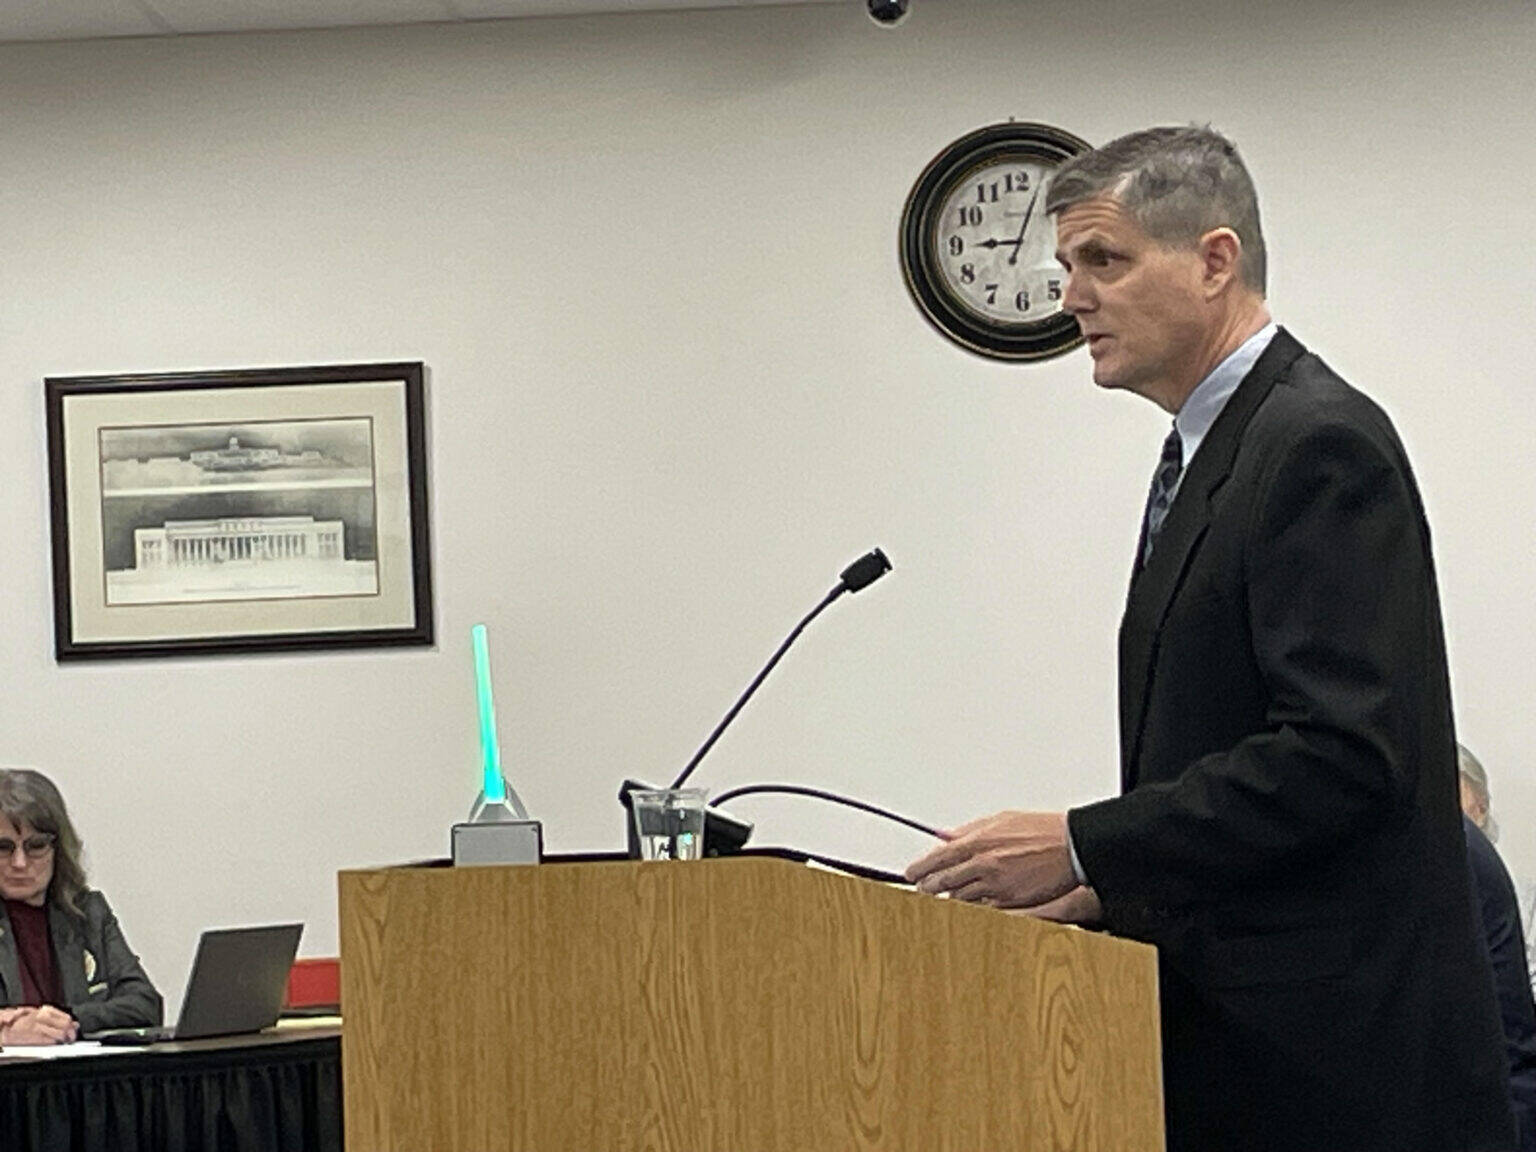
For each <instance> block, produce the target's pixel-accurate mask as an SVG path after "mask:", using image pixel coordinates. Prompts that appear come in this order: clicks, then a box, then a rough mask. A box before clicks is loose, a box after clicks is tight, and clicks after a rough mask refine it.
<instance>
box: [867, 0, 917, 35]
mask: <svg viewBox="0 0 1536 1152" xmlns="http://www.w3.org/2000/svg"><path fill="white" fill-rule="evenodd" d="M864 2H865V3H866V4H868V5H869V18H870V19H871V20H873V21H874V22H875V23H876V24H878V25H880V27H882V28H890V27H892V26H894V25H896V24H900V23H901V22H902V21H903V20H905V19H906V17H907V4H908V3H910V0H864Z"/></svg>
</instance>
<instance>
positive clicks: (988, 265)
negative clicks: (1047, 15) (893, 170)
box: [901, 121, 1089, 360]
mask: <svg viewBox="0 0 1536 1152" xmlns="http://www.w3.org/2000/svg"><path fill="white" fill-rule="evenodd" d="M1088 148H1089V145H1088V143H1087V142H1086V141H1084V140H1081V139H1079V138H1078V137H1076V136H1074V135H1072V133H1070V132H1066V131H1063V130H1062V129H1060V128H1053V127H1051V126H1050V125H1047V124H1029V123H1015V122H1013V121H1009V122H1007V123H1005V124H989V125H988V126H987V127H985V128H978V129H977V130H976V131H974V132H971V133H969V134H967V135H965V136H962V137H961V138H960V139H958V140H956V141H955V142H954V143H953V144H951V145H949V147H947V148H945V149H944V150H943V151H942V152H940V153H939V154H938V155H937V156H935V157H934V158H933V160H932V161H931V162H930V163H929V164H928V167H927V168H925V169H924V170H923V173H922V175H921V176H919V177H918V178H917V183H916V184H915V185H913V188H912V192H911V194H910V195H909V196H908V197H907V203H906V207H905V208H904V209H903V210H902V214H901V271H902V276H903V277H904V278H905V279H906V282H907V289H908V291H910V292H911V293H912V298H913V300H915V301H916V302H917V306H918V307H919V308H920V309H922V312H923V314H924V315H925V316H927V317H928V319H929V320H930V321H932V323H933V325H934V327H936V328H937V329H938V330H939V331H940V332H942V333H943V334H944V335H945V336H947V337H949V338H950V339H951V340H953V341H955V343H957V344H959V345H960V346H961V347H963V348H967V349H969V350H970V351H972V352H975V353H978V354H979V355H982V356H990V357H993V358H995V359H998V360H1044V359H1046V358H1048V357H1051V356H1059V355H1061V354H1062V353H1063V352H1067V351H1070V350H1071V349H1073V348H1076V347H1077V346H1078V345H1079V344H1081V343H1082V341H1083V335H1082V332H1081V331H1080V330H1079V329H1078V326H1077V321H1076V320H1074V319H1073V318H1072V317H1071V316H1069V315H1068V314H1067V313H1066V312H1065V311H1064V310H1063V308H1062V302H1061V297H1062V290H1063V285H1064V284H1065V281H1066V274H1065V273H1064V272H1063V271H1062V269H1061V265H1060V264H1058V263H1057V262H1056V222H1055V221H1054V220H1053V219H1051V218H1050V217H1049V216H1047V215H1046V214H1045V210H1044V209H1045V204H1044V191H1043V188H1044V185H1045V183H1046V181H1047V180H1048V179H1049V178H1050V175H1051V173H1052V172H1054V171H1055V170H1056V168H1057V167H1059V166H1060V165H1061V164H1062V162H1063V161H1065V160H1068V159H1070V158H1071V157H1073V156H1075V155H1077V154H1078V153H1079V152H1086V151H1087V150H1088Z"/></svg>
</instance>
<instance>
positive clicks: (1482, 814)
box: [1457, 776, 1488, 829]
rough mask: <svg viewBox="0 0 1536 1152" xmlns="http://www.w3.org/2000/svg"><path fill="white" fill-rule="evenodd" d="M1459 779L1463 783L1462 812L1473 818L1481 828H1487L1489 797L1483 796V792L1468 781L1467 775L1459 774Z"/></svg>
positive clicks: (1473, 821)
mask: <svg viewBox="0 0 1536 1152" xmlns="http://www.w3.org/2000/svg"><path fill="white" fill-rule="evenodd" d="M1457 780H1458V781H1459V782H1460V784H1461V810H1462V812H1464V813H1465V814H1466V816H1467V819H1469V820H1471V821H1472V823H1474V824H1476V825H1477V826H1478V827H1479V828H1482V829H1487V827H1488V800H1487V798H1486V797H1485V796H1483V794H1482V793H1480V792H1479V791H1478V790H1477V789H1476V788H1474V787H1473V786H1472V785H1471V784H1469V783H1468V782H1467V778H1466V777H1465V776H1458V777H1457Z"/></svg>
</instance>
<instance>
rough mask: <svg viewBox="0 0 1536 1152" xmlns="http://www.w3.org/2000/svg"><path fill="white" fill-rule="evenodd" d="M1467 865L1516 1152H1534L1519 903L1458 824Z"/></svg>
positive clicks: (1534, 1016) (1535, 1044)
mask: <svg viewBox="0 0 1536 1152" xmlns="http://www.w3.org/2000/svg"><path fill="white" fill-rule="evenodd" d="M1462 831H1463V832H1465V833H1466V837H1467V863H1468V865H1469V866H1470V867H1471V870H1472V897H1473V900H1472V903H1473V905H1474V909H1475V912H1476V915H1477V930H1478V933H1479V934H1480V936H1481V938H1482V942H1483V945H1484V951H1485V952H1486V953H1487V955H1488V975H1489V977H1490V978H1491V979H1492V980H1493V991H1494V995H1495V996H1497V997H1498V1001H1499V1023H1500V1025H1501V1026H1502V1028H1503V1029H1504V1054H1505V1058H1506V1060H1507V1062H1508V1066H1509V1101H1510V1104H1511V1106H1512V1107H1513V1109H1514V1113H1515V1128H1516V1130H1517V1131H1518V1133H1519V1140H1518V1141H1517V1142H1516V1146H1517V1147H1518V1148H1519V1149H1520V1152H1536V1001H1533V1000H1532V998H1531V983H1530V977H1529V976H1528V975H1527V974H1526V970H1525V933H1524V931H1522V929H1521V927H1520V902H1519V900H1518V898H1517V897H1516V896H1515V885H1514V881H1512V880H1511V879H1510V878H1509V870H1508V869H1507V868H1505V867H1504V861H1503V860H1501V859H1499V853H1498V850H1497V849H1496V848H1494V846H1493V845H1492V844H1490V843H1489V842H1488V837H1486V836H1484V835H1483V834H1482V832H1481V831H1480V830H1479V829H1478V827H1477V825H1476V824H1474V823H1472V821H1470V820H1466V819H1463V820H1462Z"/></svg>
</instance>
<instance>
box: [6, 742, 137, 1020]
mask: <svg viewBox="0 0 1536 1152" xmlns="http://www.w3.org/2000/svg"><path fill="white" fill-rule="evenodd" d="M80 856H81V847H80V837H79V835H78V834H77V833H76V832H75V826H74V825H73V824H72V823H71V822H70V819H69V812H68V810H67V809H66V808H65V806H64V798H63V796H61V795H60V794H59V790H58V789H57V788H56V787H55V786H54V784H53V782H52V781H51V780H49V779H48V777H46V776H44V775H43V774H42V773H41V772H37V771H34V770H33V769H30V768H0V1044H23V1045H24V1044H64V1043H68V1042H69V1041H71V1040H74V1039H76V1038H77V1037H78V1036H79V1035H80V1034H81V1033H83V1032H92V1031H96V1030H98V1029H102V1028H127V1027H140V1026H150V1025H157V1024H159V1023H160V1022H161V1018H162V1015H163V1013H164V1010H165V1008H164V1002H163V1001H162V1000H161V997H160V993H159V992H158V991H156V989H155V986H154V984H153V983H152V982H151V981H150V979H149V977H148V976H147V975H146V974H145V972H144V969H143V967H141V966H140V964H139V958H138V957H137V956H135V955H134V953H133V949H131V948H130V947H128V941H127V940H126V939H124V937H123V931H122V929H121V928H119V927H118V924H117V918H116V917H115V916H113V915H112V909H111V907H109V906H108V904H107V898H106V897H105V896H103V895H102V894H101V893H100V892H97V891H95V890H94V889H92V888H88V887H86V879H85V869H84V868H83V867H82V865H81V862H80Z"/></svg>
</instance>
